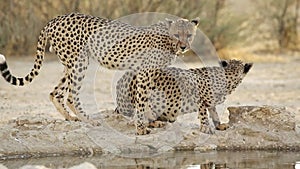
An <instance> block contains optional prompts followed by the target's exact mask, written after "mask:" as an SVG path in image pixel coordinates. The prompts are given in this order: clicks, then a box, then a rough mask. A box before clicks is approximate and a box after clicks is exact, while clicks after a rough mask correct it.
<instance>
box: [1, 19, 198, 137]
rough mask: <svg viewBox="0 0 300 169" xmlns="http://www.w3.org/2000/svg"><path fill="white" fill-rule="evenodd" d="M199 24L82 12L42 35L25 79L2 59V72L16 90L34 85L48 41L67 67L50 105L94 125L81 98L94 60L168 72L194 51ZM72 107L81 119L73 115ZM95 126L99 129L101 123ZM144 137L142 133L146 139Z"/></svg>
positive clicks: (118, 66) (54, 24)
mask: <svg viewBox="0 0 300 169" xmlns="http://www.w3.org/2000/svg"><path fill="white" fill-rule="evenodd" d="M198 23H199V19H198V18H196V19H193V20H191V21H189V20H186V19H178V20H174V21H172V20H165V21H162V22H158V23H156V24H153V25H150V26H132V25H130V24H127V23H123V22H120V21H116V20H109V19H103V18H99V17H94V16H90V15H84V14H79V13H71V14H67V15H63V16H58V17H56V18H54V19H52V20H51V21H50V22H49V23H48V24H46V26H45V27H44V28H43V29H42V30H41V32H40V36H39V38H38V43H37V51H36V58H35V62H34V66H33V68H32V70H31V71H30V72H29V73H28V74H27V75H26V76H25V77H21V78H19V77H15V76H14V75H12V74H11V73H10V71H9V69H8V66H7V63H6V60H5V57H4V56H3V55H0V71H1V74H2V76H3V77H4V79H5V80H6V81H7V82H9V83H11V84H12V85H17V86H23V85H25V84H28V83H30V82H32V80H33V79H34V78H35V77H36V76H37V75H38V74H39V71H40V69H41V67H42V62H43V60H44V54H45V47H46V43H47V40H48V42H49V43H50V50H52V51H54V52H55V54H56V55H57V56H58V58H59V59H60V61H61V62H62V64H63V65H64V75H63V77H62V78H61V80H60V82H59V84H58V85H57V86H56V87H55V88H54V90H53V92H51V93H50V100H51V101H52V102H53V104H54V105H55V107H56V108H57V110H58V111H59V112H60V113H61V114H62V115H63V116H64V117H65V119H66V120H75V121H77V120H81V121H87V122H92V123H93V124H94V122H93V121H92V120H91V119H89V116H88V115H87V114H86V113H85V112H84V111H83V109H82V106H81V103H80V101H79V98H78V94H79V91H80V88H81V83H82V80H83V79H84V77H85V72H86V70H87V67H88V65H89V61H90V59H91V58H92V59H94V60H96V61H98V62H99V63H100V65H102V66H104V67H106V68H109V69H119V70H126V69H129V70H138V69H143V68H155V67H156V68H158V67H166V66H167V65H170V64H171V63H172V61H173V60H174V59H175V58H176V56H177V54H178V53H183V52H185V51H187V50H189V49H190V47H191V43H192V41H193V39H194V37H195V34H196V30H197V25H198ZM65 104H67V105H65ZM67 107H68V108H70V110H71V111H72V112H73V113H74V114H75V115H76V116H71V115H70V112H69V111H68V110H67ZM139 116H143V115H140V114H139ZM95 124H96V125H98V123H97V122H95ZM137 126H142V125H138V124H137ZM143 132H145V131H144V130H140V133H141V134H143Z"/></svg>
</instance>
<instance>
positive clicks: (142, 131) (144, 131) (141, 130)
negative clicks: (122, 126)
mask: <svg viewBox="0 0 300 169" xmlns="http://www.w3.org/2000/svg"><path fill="white" fill-rule="evenodd" d="M150 132H151V129H149V128H147V127H141V128H137V132H136V135H146V134H149V133H150Z"/></svg>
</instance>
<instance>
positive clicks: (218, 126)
mask: <svg viewBox="0 0 300 169" xmlns="http://www.w3.org/2000/svg"><path fill="white" fill-rule="evenodd" d="M229 127H230V126H229V124H228V123H222V124H219V125H217V126H216V129H217V130H221V131H224V130H226V129H228V128H229Z"/></svg>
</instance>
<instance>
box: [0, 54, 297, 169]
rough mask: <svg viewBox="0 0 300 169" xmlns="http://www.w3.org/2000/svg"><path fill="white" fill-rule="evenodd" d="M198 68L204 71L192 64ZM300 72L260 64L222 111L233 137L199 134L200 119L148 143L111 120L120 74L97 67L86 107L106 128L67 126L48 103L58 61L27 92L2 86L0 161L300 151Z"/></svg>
mask: <svg viewBox="0 0 300 169" xmlns="http://www.w3.org/2000/svg"><path fill="white" fill-rule="evenodd" d="M8 63H9V67H10V68H11V70H12V72H13V73H14V74H16V75H20V76H23V75H25V73H26V72H28V71H29V70H30V68H31V66H32V61H31V59H28V58H25V59H21V58H11V59H8ZM197 65H200V66H201V64H200V63H189V64H186V66H187V67H196V66H197ZM299 65H300V60H299V59H298V60H297V59H292V60H287V61H285V62H280V63H255V64H254V67H253V69H252V70H251V71H250V73H249V74H248V76H247V77H246V78H245V79H244V81H243V83H242V84H241V85H240V86H239V87H238V89H237V90H236V92H234V93H233V94H232V95H231V96H229V97H228V100H227V101H226V102H225V103H224V104H223V105H221V106H219V108H218V110H219V115H220V116H221V119H222V121H223V122H229V123H230V125H231V127H230V128H229V129H228V130H227V131H216V133H215V134H214V135H207V134H203V133H200V132H199V131H198V130H197V129H198V127H199V126H198V120H197V119H196V114H195V113H191V114H186V115H183V116H180V117H179V119H178V121H176V122H175V123H173V124H168V125H167V126H166V127H165V128H162V129H154V130H153V132H152V134H150V135H147V136H135V135H134V126H133V125H132V124H131V121H130V119H127V118H124V117H122V116H118V115H115V114H113V113H112V112H113V109H114V108H115V105H114V94H113V93H114V90H115V89H114V85H115V83H116V80H117V78H118V77H119V76H120V75H121V73H120V72H115V71H109V70H106V69H103V68H99V69H97V66H96V65H95V64H94V65H93V66H92V68H91V69H90V70H89V72H88V76H87V78H86V80H85V83H84V88H83V93H84V94H83V95H82V96H81V99H82V102H84V107H85V109H86V110H87V112H88V113H89V114H91V115H92V116H93V118H94V119H97V120H99V121H101V122H102V125H101V126H99V127H92V126H90V125H89V124H86V123H81V122H66V121H64V120H63V118H62V116H61V115H60V114H59V113H58V112H57V111H56V109H55V108H54V106H53V105H52V103H51V102H50V101H49V99H48V98H49V97H48V96H49V93H50V91H51V90H52V89H53V87H54V86H55V85H56V83H57V82H58V80H59V78H60V76H62V68H63V67H62V66H61V65H60V64H59V63H58V61H57V60H56V59H55V60H52V59H48V60H47V61H46V62H45V64H44V67H43V69H42V72H41V74H40V75H39V76H38V77H37V78H36V79H35V80H34V82H33V83H32V84H30V85H28V86H26V87H14V86H11V85H9V84H7V83H6V82H5V81H4V80H3V79H0V112H1V113H0V128H1V130H0V140H1V144H0V158H1V159H7V158H26V157H39V156H57V155H64V154H66V155H94V154H97V153H103V152H104V153H105V152H109V153H125V154H126V153H128V154H131V153H139V152H153V153H154V152H165V151H172V150H194V151H207V150H211V149H213V150H214V149H243V150H245V149H277V150H279V149H282V150H283V149H285V150H290V149H293V150H300V141H299V140H300V134H299V131H300V129H299V126H300V122H299V121H300V78H299V74H300V67H299ZM95 72H96V73H95ZM227 107H230V108H228V110H227ZM0 168H1V167H0Z"/></svg>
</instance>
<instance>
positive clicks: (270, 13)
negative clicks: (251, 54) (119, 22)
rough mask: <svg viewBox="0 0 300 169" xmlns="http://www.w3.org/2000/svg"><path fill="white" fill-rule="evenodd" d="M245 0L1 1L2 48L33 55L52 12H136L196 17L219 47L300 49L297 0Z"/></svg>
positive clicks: (103, 14)
mask: <svg viewBox="0 0 300 169" xmlns="http://www.w3.org/2000/svg"><path fill="white" fill-rule="evenodd" d="M244 1H245V2H248V3H247V5H251V6H253V7H252V11H250V14H249V13H246V12H236V11H235V10H233V8H243V9H245V11H246V8H247V6H243V5H242V6H241V5H239V6H237V5H236V2H235V1H233V0H212V1H210V0H189V1H184V0H144V1H136V0H122V1H120V0H110V1H106V0H43V1H40V0H30V1H29V0H1V3H0V37H1V38H0V51H1V53H4V54H6V55H7V56H11V55H18V56H19V55H31V54H33V53H34V51H35V44H36V40H37V36H38V34H39V32H40V30H41V28H42V27H43V26H44V25H45V24H46V23H47V22H48V21H49V20H50V19H52V18H53V17H55V16H57V15H62V14H66V13H70V12H74V11H75V12H81V13H85V14H91V15H94V16H100V17H105V18H111V19H116V18H119V17H122V16H126V15H129V14H133V13H139V12H160V13H169V14H172V15H176V16H179V17H183V18H194V17H197V16H199V17H200V18H201V24H200V28H201V30H202V31H203V32H204V33H205V34H206V35H207V36H208V37H209V39H210V40H211V42H212V43H213V45H214V46H215V48H216V49H217V50H218V51H224V50H228V48H230V47H236V46H238V47H241V46H242V47H243V46H245V45H247V46H249V45H253V44H256V45H257V44H258V41H259V42H261V43H259V46H260V47H259V49H260V50H265V49H267V50H268V52H269V51H274V50H277V49H286V50H295V51H297V50H298V51H299V48H300V47H299V46H300V45H299V34H298V31H299V25H300V24H299V17H298V13H299V8H300V7H299V6H300V5H299V4H300V0H266V1H263V2H260V1H249V0H244ZM243 9H242V10H243ZM242 10H240V11H242ZM234 11H235V12H234ZM254 42H255V43H254ZM270 42H272V43H270ZM261 44H266V45H261ZM270 44H271V45H270ZM270 46H271V47H270ZM261 48H262V49H261ZM280 51H281V50H280ZM223 53H224V52H223Z"/></svg>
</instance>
